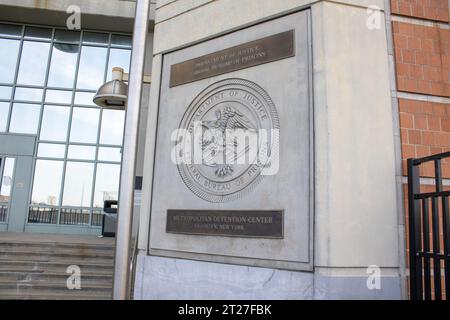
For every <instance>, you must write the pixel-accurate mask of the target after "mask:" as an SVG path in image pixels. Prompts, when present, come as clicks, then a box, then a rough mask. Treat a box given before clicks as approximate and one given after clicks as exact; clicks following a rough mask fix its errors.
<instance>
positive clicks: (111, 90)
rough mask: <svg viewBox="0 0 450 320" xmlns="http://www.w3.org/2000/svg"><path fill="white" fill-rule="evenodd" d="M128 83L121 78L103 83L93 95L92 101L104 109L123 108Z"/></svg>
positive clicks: (125, 101)
mask: <svg viewBox="0 0 450 320" xmlns="http://www.w3.org/2000/svg"><path fill="white" fill-rule="evenodd" d="M127 92H128V85H127V84H126V83H125V82H123V81H121V80H117V79H114V80H111V81H108V82H106V83H104V84H103V85H102V86H101V87H100V88H99V89H98V90H97V93H96V94H95V96H94V99H93V101H94V103H95V104H96V105H98V106H100V107H102V108H105V109H115V110H125V107H126V103H127Z"/></svg>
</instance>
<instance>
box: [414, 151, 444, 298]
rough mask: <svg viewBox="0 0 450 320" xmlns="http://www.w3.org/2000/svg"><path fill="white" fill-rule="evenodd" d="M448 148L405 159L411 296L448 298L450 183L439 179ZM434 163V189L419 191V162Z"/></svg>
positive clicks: (422, 163) (421, 163)
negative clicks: (429, 154)
mask: <svg viewBox="0 0 450 320" xmlns="http://www.w3.org/2000/svg"><path fill="white" fill-rule="evenodd" d="M449 160H450V152H446V153H441V154H437V155H434V156H430V157H425V158H420V159H408V206H409V211H408V212H409V219H408V220H409V222H408V224H409V253H410V254H409V266H410V268H409V270H410V282H409V284H410V297H411V299H413V300H423V299H425V300H432V299H435V300H442V299H444V298H447V299H448V293H449V290H450V255H449V250H450V239H449V236H450V222H449V219H450V217H449V196H450V187H448V186H447V187H445V186H444V185H443V183H442V167H441V163H442V162H443V161H449ZM426 163H431V164H432V165H434V175H435V176H434V182H435V185H434V186H433V187H434V190H433V192H421V190H420V174H419V169H420V166H421V165H425V164H426Z"/></svg>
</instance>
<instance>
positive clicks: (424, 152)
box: [416, 146, 430, 158]
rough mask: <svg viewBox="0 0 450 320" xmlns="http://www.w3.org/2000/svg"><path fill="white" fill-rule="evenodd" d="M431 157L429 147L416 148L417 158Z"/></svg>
mask: <svg viewBox="0 0 450 320" xmlns="http://www.w3.org/2000/svg"><path fill="white" fill-rule="evenodd" d="M429 155H430V147H428V146H416V157H417V158H423V157H427V156H429Z"/></svg>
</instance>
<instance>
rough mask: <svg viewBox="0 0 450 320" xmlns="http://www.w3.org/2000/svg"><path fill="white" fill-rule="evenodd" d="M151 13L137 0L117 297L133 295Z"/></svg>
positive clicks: (116, 265)
mask: <svg viewBox="0 0 450 320" xmlns="http://www.w3.org/2000/svg"><path fill="white" fill-rule="evenodd" d="M149 13H150V0H137V1H136V15H135V20H134V30H133V48H132V53H131V67H130V75H129V81H128V102H127V109H126V110H127V111H126V116H125V136H124V141H123V152H122V168H121V174H120V187H119V202H118V220H117V232H116V253H115V261H114V283H113V299H114V300H125V299H129V295H130V292H129V277H130V250H131V248H130V242H131V228H132V224H133V206H134V183H135V172H136V153H137V142H138V141H137V140H138V129H139V112H140V104H141V96H142V87H143V83H142V82H143V78H144V62H145V46H146V45H145V43H146V39H147V33H148V20H149Z"/></svg>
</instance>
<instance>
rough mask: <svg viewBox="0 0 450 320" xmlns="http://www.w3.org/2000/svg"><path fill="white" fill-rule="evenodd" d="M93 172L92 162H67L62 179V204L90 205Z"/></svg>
mask: <svg viewBox="0 0 450 320" xmlns="http://www.w3.org/2000/svg"><path fill="white" fill-rule="evenodd" d="M93 173H94V164H93V163H86V162H70V161H69V162H67V167H66V177H65V181H64V196H63V205H64V206H75V207H90V206H91V192H92V180H93Z"/></svg>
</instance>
